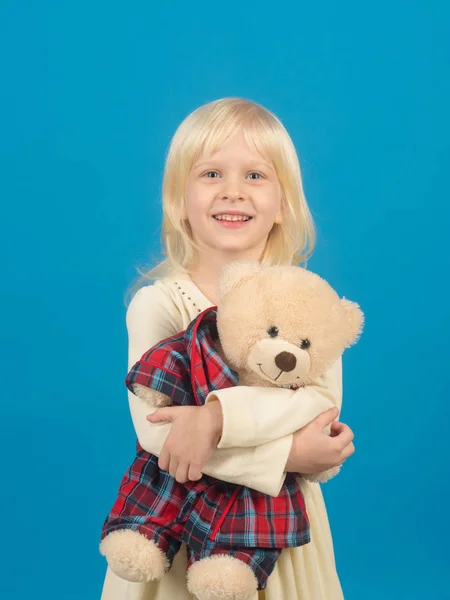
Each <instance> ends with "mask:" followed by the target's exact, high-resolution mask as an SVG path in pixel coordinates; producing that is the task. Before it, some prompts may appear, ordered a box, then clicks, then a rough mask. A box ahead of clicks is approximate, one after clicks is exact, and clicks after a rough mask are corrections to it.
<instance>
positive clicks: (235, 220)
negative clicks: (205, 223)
mask: <svg viewBox="0 0 450 600" xmlns="http://www.w3.org/2000/svg"><path fill="white" fill-rule="evenodd" d="M213 219H214V220H215V221H216V222H217V223H218V224H219V225H221V226H222V227H226V228H231V229H236V228H240V227H244V225H245V224H246V223H249V222H250V221H251V220H252V219H253V217H250V216H249V215H228V214H221V215H213Z"/></svg>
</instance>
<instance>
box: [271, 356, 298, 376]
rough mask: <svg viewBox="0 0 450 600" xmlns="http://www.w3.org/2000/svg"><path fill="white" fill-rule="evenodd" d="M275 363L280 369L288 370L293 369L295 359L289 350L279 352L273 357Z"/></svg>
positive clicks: (295, 362)
mask: <svg viewBox="0 0 450 600" xmlns="http://www.w3.org/2000/svg"><path fill="white" fill-rule="evenodd" d="M275 364H276V365H277V367H278V368H279V369H281V370H282V371H287V372H289V371H293V370H294V369H295V366H296V364H297V359H296V358H295V356H294V355H293V354H291V353H290V352H280V354H278V355H277V356H276V357H275Z"/></svg>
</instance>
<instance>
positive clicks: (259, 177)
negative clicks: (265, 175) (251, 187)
mask: <svg viewBox="0 0 450 600" xmlns="http://www.w3.org/2000/svg"><path fill="white" fill-rule="evenodd" d="M252 175H256V177H252ZM248 176H249V177H250V179H253V180H255V181H256V180H257V179H262V175H261V173H257V172H256V171H253V172H252V173H249V174H248Z"/></svg>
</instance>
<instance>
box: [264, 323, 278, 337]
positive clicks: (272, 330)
mask: <svg viewBox="0 0 450 600" xmlns="http://www.w3.org/2000/svg"><path fill="white" fill-rule="evenodd" d="M278 331H279V330H278V327H275V325H272V327H269V329H268V330H267V333H268V334H269V335H270V337H277V335H278Z"/></svg>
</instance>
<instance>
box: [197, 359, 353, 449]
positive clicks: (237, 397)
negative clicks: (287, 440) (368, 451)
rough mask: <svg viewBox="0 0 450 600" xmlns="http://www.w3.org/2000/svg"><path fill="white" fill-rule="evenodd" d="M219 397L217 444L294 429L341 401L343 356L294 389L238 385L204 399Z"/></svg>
mask: <svg viewBox="0 0 450 600" xmlns="http://www.w3.org/2000/svg"><path fill="white" fill-rule="evenodd" d="M212 401H219V402H220V405H221V408H222V415H223V427H222V437H221V439H220V441H219V443H218V446H217V447H218V448H232V447H236V446H257V445H260V444H265V443H267V442H270V441H272V440H275V439H278V438H281V437H283V436H285V435H288V434H290V433H293V432H295V431H297V430H299V429H301V428H302V427H304V426H305V425H306V424H307V423H308V422H310V421H311V419H313V418H314V417H315V416H317V413H318V412H323V411H326V410H327V409H329V408H331V407H332V406H336V407H337V408H338V409H339V411H340V409H341V405H342V357H339V359H338V360H336V361H335V362H334V363H333V364H332V365H331V366H330V367H329V368H328V369H327V370H326V371H325V373H324V374H323V375H322V376H321V377H319V378H318V379H316V380H315V381H314V382H313V383H312V384H310V385H308V386H306V387H303V388H299V389H298V390H296V391H292V390H288V389H281V388H270V387H245V386H238V387H233V388H227V389H224V390H218V391H215V392H212V393H210V394H209V395H208V397H207V399H206V402H212Z"/></svg>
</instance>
